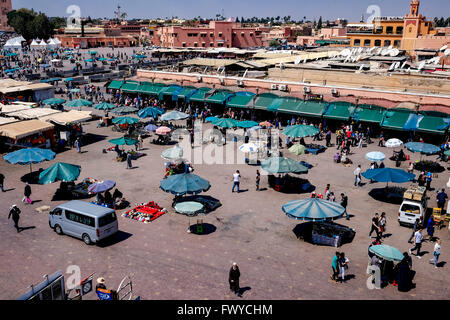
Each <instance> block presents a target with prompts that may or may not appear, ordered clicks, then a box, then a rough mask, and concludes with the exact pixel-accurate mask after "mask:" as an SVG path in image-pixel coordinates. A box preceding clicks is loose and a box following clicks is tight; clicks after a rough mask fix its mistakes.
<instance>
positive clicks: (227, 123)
mask: <svg viewBox="0 0 450 320" xmlns="http://www.w3.org/2000/svg"><path fill="white" fill-rule="evenodd" d="M211 122H212V124H213V125H215V126H217V127H221V128H235V127H236V126H237V121H236V120H233V119H230V118H218V119H216V120H213V121H211Z"/></svg>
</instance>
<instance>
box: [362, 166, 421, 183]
mask: <svg viewBox="0 0 450 320" xmlns="http://www.w3.org/2000/svg"><path fill="white" fill-rule="evenodd" d="M362 176H363V177H364V178H366V179H371V180H375V181H377V182H395V183H404V182H408V181H411V180H414V178H415V177H416V176H415V175H414V174H413V173H409V172H406V171H404V170H402V169H393V168H378V169H369V170H367V171H366V172H363V173H362Z"/></svg>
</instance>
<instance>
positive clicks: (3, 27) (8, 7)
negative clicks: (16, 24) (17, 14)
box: [0, 0, 12, 31]
mask: <svg viewBox="0 0 450 320" xmlns="http://www.w3.org/2000/svg"><path fill="white" fill-rule="evenodd" d="M11 1H12V0H1V1H0V31H12V28H11V27H10V26H8V16H7V14H8V12H10V11H12V2H11Z"/></svg>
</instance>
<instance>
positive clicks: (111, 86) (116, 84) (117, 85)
mask: <svg viewBox="0 0 450 320" xmlns="http://www.w3.org/2000/svg"><path fill="white" fill-rule="evenodd" d="M122 83H123V82H122V81H119V80H113V81H111V83H110V84H109V86H108V89H120V87H121V86H122Z"/></svg>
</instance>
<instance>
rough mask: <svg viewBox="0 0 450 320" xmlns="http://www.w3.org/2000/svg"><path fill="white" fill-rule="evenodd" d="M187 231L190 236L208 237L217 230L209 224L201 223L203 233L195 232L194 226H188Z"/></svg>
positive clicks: (195, 227) (195, 226)
mask: <svg viewBox="0 0 450 320" xmlns="http://www.w3.org/2000/svg"><path fill="white" fill-rule="evenodd" d="M189 230H190V233H192V234H197V235H200V236H202V235H208V234H211V233H213V232H215V231H216V230H217V228H216V226H215V225H212V224H210V223H203V232H200V233H199V232H197V225H196V224H194V225H191V226H189Z"/></svg>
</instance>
